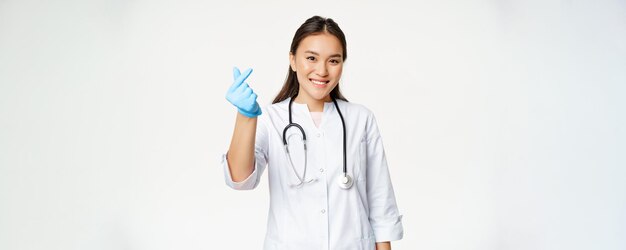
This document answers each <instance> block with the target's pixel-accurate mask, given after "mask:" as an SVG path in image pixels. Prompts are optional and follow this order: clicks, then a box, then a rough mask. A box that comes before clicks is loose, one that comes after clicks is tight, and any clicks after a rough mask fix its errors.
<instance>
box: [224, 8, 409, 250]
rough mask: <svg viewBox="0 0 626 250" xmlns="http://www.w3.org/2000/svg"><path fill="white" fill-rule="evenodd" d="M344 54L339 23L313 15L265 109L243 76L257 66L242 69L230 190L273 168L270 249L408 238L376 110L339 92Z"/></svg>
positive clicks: (374, 245) (356, 245)
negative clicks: (350, 100) (278, 88)
mask: <svg viewBox="0 0 626 250" xmlns="http://www.w3.org/2000/svg"><path fill="white" fill-rule="evenodd" d="M346 58H347V53H346V39H345V36H344V34H343V32H342V31H341V29H340V28H339V26H338V25H337V23H335V22H334V21H333V20H332V19H330V18H322V17H319V16H314V17H311V18H309V19H308V20H306V22H304V24H302V26H300V28H299V29H298V30H297V31H296V34H295V36H294V38H293V41H292V43H291V49H290V52H289V61H290V65H289V70H288V73H287V80H286V81H285V84H284V86H283V88H282V90H281V91H280V93H278V95H277V96H276V98H275V99H274V101H273V104H272V105H270V106H268V107H266V108H264V109H261V108H260V107H259V104H258V103H257V102H256V98H257V95H256V94H255V93H254V92H253V91H252V89H251V88H250V86H249V85H248V84H247V83H245V82H244V81H245V79H246V78H247V77H248V76H249V75H250V73H251V72H252V70H251V69H248V70H246V71H245V72H243V73H240V71H239V70H238V69H237V68H235V69H234V78H235V81H234V83H233V85H232V86H231V87H230V89H229V90H228V92H227V94H226V99H227V100H228V101H229V102H231V103H232V104H233V105H234V106H235V107H237V109H238V115H237V118H236V119H237V120H236V123H235V131H234V133H233V137H232V141H231V144H230V148H229V150H228V152H227V153H226V154H225V155H224V156H223V165H224V173H225V178H226V183H227V184H228V185H229V186H230V187H232V188H234V189H237V190H246V189H253V188H255V187H256V186H257V185H258V184H259V180H260V178H261V175H262V174H263V171H264V170H265V167H266V166H267V169H268V175H269V178H268V180H269V186H270V209H269V210H270V211H269V218H268V224H267V233H266V236H265V243H264V249H298V250H300V249H312V250H313V249H315V250H319V249H367V250H371V249H377V250H380V249H391V244H390V241H393V240H399V239H401V238H402V237H403V228H402V222H401V219H402V215H400V214H399V212H398V208H397V206H396V200H395V195H394V192H393V187H392V185H391V180H390V177H389V171H388V168H387V161H386V158H385V152H384V149H383V144H382V139H381V136H380V134H379V131H378V126H377V125H376V120H375V118H374V115H373V114H372V112H371V111H369V110H368V109H366V108H365V107H363V106H362V105H358V104H354V103H350V102H348V101H347V100H346V98H345V97H344V96H343V95H342V94H341V91H340V90H339V86H338V84H339V79H340V78H341V72H342V69H343V63H344V62H345V60H346ZM261 114H263V115H261ZM290 124H297V125H290ZM288 125H289V126H288ZM303 139H306V140H303Z"/></svg>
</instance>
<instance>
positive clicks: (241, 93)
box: [226, 67, 261, 118]
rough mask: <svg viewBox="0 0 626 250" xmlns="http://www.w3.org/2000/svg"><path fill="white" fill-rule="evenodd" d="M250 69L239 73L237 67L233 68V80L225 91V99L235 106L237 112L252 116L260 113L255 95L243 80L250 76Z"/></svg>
mask: <svg viewBox="0 0 626 250" xmlns="http://www.w3.org/2000/svg"><path fill="white" fill-rule="evenodd" d="M251 73H252V69H247V70H246V71H244V72H243V74H241V73H240V72H239V69H238V68H237V67H234V68H233V77H234V78H235V81H234V82H233V85H232V86H230V88H229V89H228V92H226V100H228V101H229V102H230V103H232V104H233V105H235V107H237V110H238V111H239V113H241V114H243V115H245V116H247V117H250V118H254V117H257V116H259V115H260V114H261V108H260V107H259V103H257V102H256V98H257V95H256V94H255V93H254V92H253V91H252V89H251V88H250V86H248V84H247V83H245V82H244V81H245V80H246V79H247V78H248V76H250V74H251Z"/></svg>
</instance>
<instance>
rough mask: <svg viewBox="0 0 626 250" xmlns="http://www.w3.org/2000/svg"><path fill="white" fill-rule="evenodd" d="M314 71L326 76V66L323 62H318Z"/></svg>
mask: <svg viewBox="0 0 626 250" xmlns="http://www.w3.org/2000/svg"><path fill="white" fill-rule="evenodd" d="M315 73H316V74H317V75H319V76H321V77H326V76H328V68H327V67H326V64H325V63H318V65H317V67H316V69H315Z"/></svg>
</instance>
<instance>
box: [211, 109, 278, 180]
mask: <svg viewBox="0 0 626 250" xmlns="http://www.w3.org/2000/svg"><path fill="white" fill-rule="evenodd" d="M263 118H264V117H263V115H261V116H259V118H258V121H257V127H256V136H255V145H254V170H253V171H252V173H251V174H250V176H248V178H246V179H245V180H243V181H240V182H235V181H233V178H232V176H231V175H230V169H229V166H228V160H226V157H228V155H227V154H228V153H225V154H223V155H222V166H223V168H224V178H225V180H226V185H228V186H229V187H231V188H232V189H235V190H251V189H254V188H256V187H257V186H258V185H259V182H260V179H261V176H262V175H263V171H264V170H265V167H266V166H267V162H268V154H267V152H268V148H269V144H268V141H269V138H268V135H269V133H268V128H267V126H266V123H265V121H264V119H263Z"/></svg>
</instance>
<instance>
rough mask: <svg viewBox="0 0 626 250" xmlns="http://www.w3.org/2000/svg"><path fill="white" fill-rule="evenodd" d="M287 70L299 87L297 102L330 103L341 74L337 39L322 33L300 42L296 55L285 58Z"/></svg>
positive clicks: (341, 59) (339, 47) (341, 63)
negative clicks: (288, 63)
mask: <svg viewBox="0 0 626 250" xmlns="http://www.w3.org/2000/svg"><path fill="white" fill-rule="evenodd" d="M289 60H290V65H291V70H293V71H295V72H296V75H297V76H298V82H299V83H300V92H299V94H298V98H299V99H300V98H302V99H301V100H303V101H305V102H307V101H312V99H313V100H317V101H330V100H331V99H330V92H331V91H332V90H333V89H334V88H335V86H337V84H338V83H339V78H341V71H342V70H343V48H342V47H341V42H340V41H339V39H337V37H335V36H333V35H331V34H328V33H326V32H323V33H320V34H315V35H310V36H307V37H305V38H304V39H302V41H300V45H299V46H298V49H297V50H296V54H295V55H294V54H291V53H290V54H289Z"/></svg>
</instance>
